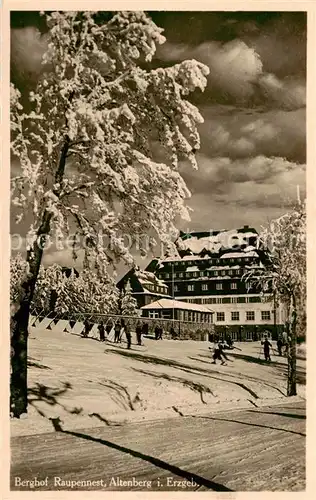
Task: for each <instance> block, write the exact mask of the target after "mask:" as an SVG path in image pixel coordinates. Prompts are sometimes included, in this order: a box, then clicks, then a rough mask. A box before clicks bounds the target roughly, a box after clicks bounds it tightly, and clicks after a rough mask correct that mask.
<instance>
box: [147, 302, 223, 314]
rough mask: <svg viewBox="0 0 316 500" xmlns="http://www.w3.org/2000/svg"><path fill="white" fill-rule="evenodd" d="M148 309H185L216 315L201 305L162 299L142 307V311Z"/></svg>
mask: <svg viewBox="0 0 316 500" xmlns="http://www.w3.org/2000/svg"><path fill="white" fill-rule="evenodd" d="M148 309H183V310H185V311H196V312H202V313H209V314H210V313H211V314H212V313H214V311H213V310H212V309H210V308H209V307H207V306H202V305H200V304H190V303H188V302H182V301H181V300H172V299H160V300H156V301H155V302H152V303H151V304H147V305H146V306H143V307H141V310H148Z"/></svg>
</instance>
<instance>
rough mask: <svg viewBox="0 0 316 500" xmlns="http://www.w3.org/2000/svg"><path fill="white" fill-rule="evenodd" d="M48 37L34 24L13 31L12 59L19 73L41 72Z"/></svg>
mask: <svg viewBox="0 0 316 500" xmlns="http://www.w3.org/2000/svg"><path fill="white" fill-rule="evenodd" d="M47 43H48V37H47V35H41V33H40V32H39V31H38V29H36V28H35V27H33V26H28V27H27V28H22V29H13V30H12V31H11V61H12V63H13V65H14V67H15V70H17V71H18V72H19V73H25V72H28V73H33V74H39V73H40V71H41V67H42V65H41V64H42V56H43V54H44V52H45V50H46V48H47Z"/></svg>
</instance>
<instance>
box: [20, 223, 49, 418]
mask: <svg viewBox="0 0 316 500" xmlns="http://www.w3.org/2000/svg"><path fill="white" fill-rule="evenodd" d="M50 218H51V216H50V217H49V220H47V223H48V230H49V226H50V224H49V223H50ZM47 234H48V233H47ZM42 255H43V248H42V246H41V245H39V244H38V241H36V242H35V243H34V246H33V249H32V250H30V251H29V252H28V254H27V262H28V264H29V272H28V274H27V277H26V279H25V281H24V283H22V287H21V288H22V292H21V300H20V304H19V307H18V310H17V311H16V313H15V314H14V316H13V317H12V320H11V383H10V409H11V412H12V414H13V416H15V417H20V415H22V413H27V337H28V323H29V317H30V305H31V302H32V298H33V294H34V290H35V285H36V280H37V276H38V272H39V268H40V264H41V260H42Z"/></svg>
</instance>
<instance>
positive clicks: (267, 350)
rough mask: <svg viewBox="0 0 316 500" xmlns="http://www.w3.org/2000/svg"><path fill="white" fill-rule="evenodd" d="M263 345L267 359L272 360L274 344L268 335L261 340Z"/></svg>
mask: <svg viewBox="0 0 316 500" xmlns="http://www.w3.org/2000/svg"><path fill="white" fill-rule="evenodd" d="M261 344H262V345H263V353H264V357H265V360H266V361H271V356H270V347H272V344H270V342H269V340H268V337H267V335H266V336H265V338H264V341H263V342H261Z"/></svg>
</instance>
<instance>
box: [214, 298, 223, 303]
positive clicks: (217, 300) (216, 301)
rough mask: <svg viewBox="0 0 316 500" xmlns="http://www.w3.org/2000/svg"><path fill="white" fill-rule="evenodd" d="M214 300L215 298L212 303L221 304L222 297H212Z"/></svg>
mask: <svg viewBox="0 0 316 500" xmlns="http://www.w3.org/2000/svg"><path fill="white" fill-rule="evenodd" d="M214 300H215V302H214V304H222V303H223V299H222V298H221V297H220V298H218V299H214Z"/></svg>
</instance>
